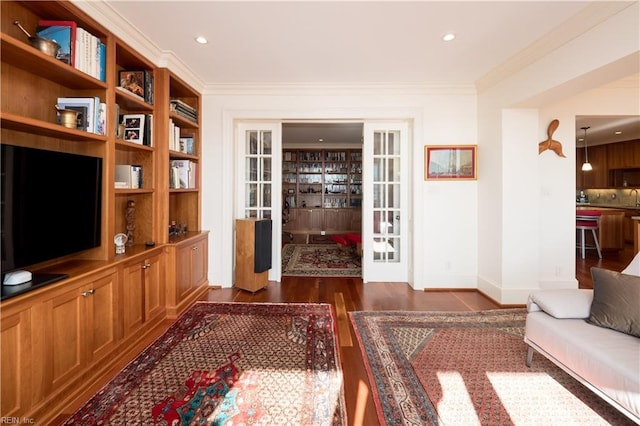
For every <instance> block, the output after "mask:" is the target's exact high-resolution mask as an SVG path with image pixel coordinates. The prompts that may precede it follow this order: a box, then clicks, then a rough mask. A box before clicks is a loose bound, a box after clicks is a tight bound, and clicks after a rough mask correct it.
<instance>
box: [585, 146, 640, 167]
mask: <svg viewBox="0 0 640 426" xmlns="http://www.w3.org/2000/svg"><path fill="white" fill-rule="evenodd" d="M605 146H606V147H607V154H608V156H609V162H608V167H609V168H610V169H632V168H640V141H626V142H618V143H611V144H608V145H605ZM589 154H591V150H589Z"/></svg>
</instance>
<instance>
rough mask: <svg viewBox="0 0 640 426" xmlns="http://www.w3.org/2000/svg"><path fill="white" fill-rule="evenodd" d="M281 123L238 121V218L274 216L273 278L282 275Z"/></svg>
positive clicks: (276, 278)
mask: <svg viewBox="0 0 640 426" xmlns="http://www.w3.org/2000/svg"><path fill="white" fill-rule="evenodd" d="M280 129H281V126H280V123H257V122H243V123H239V124H238V128H237V130H238V131H237V132H236V137H237V141H236V146H237V147H238V151H237V154H238V162H237V164H238V175H237V178H236V182H238V189H239V190H238V191H237V199H236V201H237V205H236V217H237V218H256V219H271V220H272V235H271V236H272V238H271V242H272V246H271V253H272V259H271V265H272V267H271V269H270V270H269V279H270V280H279V279H280V273H281V271H280V269H281V268H280V257H281V256H280V244H281V239H282V237H281V223H280V221H281V217H282V206H281V205H280V204H281V195H280V193H281V187H282V178H281V170H282V141H281V130H280Z"/></svg>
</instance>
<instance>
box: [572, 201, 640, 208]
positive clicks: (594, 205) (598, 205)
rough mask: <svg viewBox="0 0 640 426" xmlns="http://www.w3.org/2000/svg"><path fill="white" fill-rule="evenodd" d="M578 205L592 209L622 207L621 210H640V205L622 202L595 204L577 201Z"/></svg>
mask: <svg viewBox="0 0 640 426" xmlns="http://www.w3.org/2000/svg"><path fill="white" fill-rule="evenodd" d="M576 207H587V208H590V209H600V208H603V209H621V210H640V206H635V205H621V204H593V203H576Z"/></svg>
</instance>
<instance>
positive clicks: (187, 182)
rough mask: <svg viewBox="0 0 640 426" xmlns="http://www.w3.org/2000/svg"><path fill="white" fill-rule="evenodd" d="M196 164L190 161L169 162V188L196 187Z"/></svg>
mask: <svg viewBox="0 0 640 426" xmlns="http://www.w3.org/2000/svg"><path fill="white" fill-rule="evenodd" d="M196 165H197V164H196V163H195V162H193V161H191V160H171V161H170V163H169V166H170V171H171V173H170V175H169V177H170V178H169V187H170V188H171V189H189V188H195V187H196Z"/></svg>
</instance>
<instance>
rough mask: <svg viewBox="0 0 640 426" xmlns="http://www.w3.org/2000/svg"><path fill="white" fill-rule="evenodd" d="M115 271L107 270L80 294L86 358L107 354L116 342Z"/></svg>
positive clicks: (116, 289)
mask: <svg viewBox="0 0 640 426" xmlns="http://www.w3.org/2000/svg"><path fill="white" fill-rule="evenodd" d="M117 278H118V276H117V273H116V272H115V271H113V270H112V271H109V272H108V273H107V274H105V275H104V276H102V277H100V278H97V279H96V280H95V281H93V283H92V284H91V285H90V286H89V287H86V288H83V291H82V293H81V294H82V296H83V297H85V299H86V300H85V301H86V302H87V303H86V308H87V310H86V322H85V323H86V327H87V346H88V352H89V353H88V360H89V361H90V362H93V361H97V360H99V359H102V358H104V357H105V356H107V355H108V354H109V353H110V352H111V351H112V350H113V349H114V348H115V346H116V344H117V342H118V333H117V330H118V313H117V312H118V310H117V306H118V304H117V300H118V285H117Z"/></svg>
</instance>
